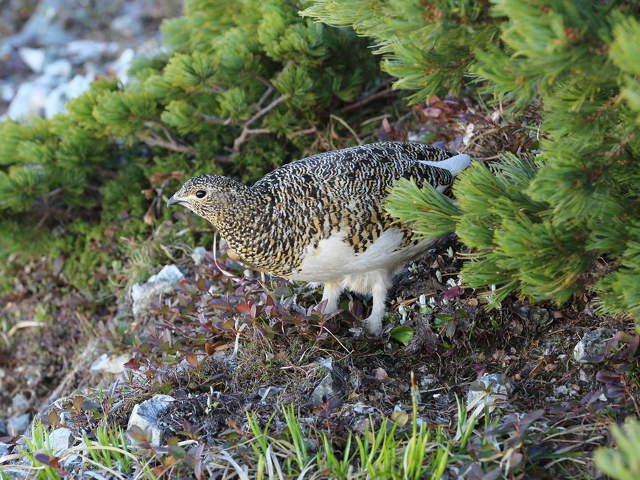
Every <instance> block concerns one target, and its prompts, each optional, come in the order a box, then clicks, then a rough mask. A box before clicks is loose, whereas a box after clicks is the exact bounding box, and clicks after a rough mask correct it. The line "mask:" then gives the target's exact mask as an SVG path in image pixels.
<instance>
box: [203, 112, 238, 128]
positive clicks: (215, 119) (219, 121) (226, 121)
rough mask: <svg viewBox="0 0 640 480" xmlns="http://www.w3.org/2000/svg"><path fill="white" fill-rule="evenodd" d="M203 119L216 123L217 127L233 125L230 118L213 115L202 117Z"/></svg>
mask: <svg viewBox="0 0 640 480" xmlns="http://www.w3.org/2000/svg"><path fill="white" fill-rule="evenodd" d="M202 119H203V120H205V121H207V122H209V123H215V124H216V125H225V126H226V125H231V117H229V118H218V117H214V116H213V115H204V114H203V115H202Z"/></svg>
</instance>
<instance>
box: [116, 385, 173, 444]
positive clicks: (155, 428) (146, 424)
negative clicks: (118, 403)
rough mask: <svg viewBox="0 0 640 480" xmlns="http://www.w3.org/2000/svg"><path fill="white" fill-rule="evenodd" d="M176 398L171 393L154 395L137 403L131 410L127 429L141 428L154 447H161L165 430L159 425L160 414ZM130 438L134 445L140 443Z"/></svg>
mask: <svg viewBox="0 0 640 480" xmlns="http://www.w3.org/2000/svg"><path fill="white" fill-rule="evenodd" d="M174 400H175V399H174V398H173V397H171V396H169V395H154V396H153V397H151V398H150V399H149V400H145V401H144V402H142V403H139V404H137V405H136V406H135V407H133V410H132V411H131V416H130V417H129V423H128V424H127V430H130V429H132V428H133V427H138V428H140V429H141V430H142V431H144V432H145V433H146V435H147V438H148V439H149V443H150V444H151V445H152V446H154V447H159V446H160V444H161V442H162V434H163V430H162V429H161V428H160V426H159V423H158V415H160V413H162V412H163V411H164V410H166V409H167V407H169V405H171V402H173V401H174ZM127 436H129V435H127ZM129 440H130V441H131V442H132V444H134V445H139V444H140V442H139V441H137V440H136V439H134V438H132V437H130V436H129Z"/></svg>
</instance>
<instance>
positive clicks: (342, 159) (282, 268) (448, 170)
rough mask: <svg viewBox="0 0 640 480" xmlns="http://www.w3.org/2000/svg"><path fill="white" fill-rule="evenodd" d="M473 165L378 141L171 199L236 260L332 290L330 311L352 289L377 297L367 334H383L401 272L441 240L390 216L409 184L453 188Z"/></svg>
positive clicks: (214, 179)
mask: <svg viewBox="0 0 640 480" xmlns="http://www.w3.org/2000/svg"><path fill="white" fill-rule="evenodd" d="M470 162H471V157H470V156H469V155H466V154H453V153H450V152H448V151H446V150H443V149H440V148H437V147H435V146H431V145H428V144H424V143H418V142H378V143H371V144H364V145H359V146H355V147H350V148H345V149H341V150H333V151H328V152H323V153H318V154H315V155H312V156H309V157H306V158H303V159H301V160H297V161H294V162H291V163H288V164H285V165H283V166H281V167H279V168H277V169H275V170H273V171H271V172H270V173H268V174H266V175H265V176H264V177H262V178H261V179H259V180H258V181H256V182H255V183H254V184H253V185H252V186H248V185H245V184H243V183H241V182H239V181H237V180H235V179H233V178H230V177H226V176H221V175H198V176H196V177H193V178H190V179H189V180H187V181H186V182H185V183H184V184H183V185H182V187H181V188H180V189H179V190H178V191H177V192H176V193H175V194H173V195H172V196H171V197H170V198H169V199H168V200H167V203H168V205H182V206H184V207H186V208H188V209H189V210H191V211H192V212H193V213H195V214H196V215H199V216H201V217H202V218H204V219H206V220H207V221H209V222H210V223H211V224H213V225H214V227H215V228H216V230H217V231H218V232H219V233H220V235H221V236H222V237H223V238H224V239H225V240H226V242H227V244H228V245H229V248H230V250H231V254H232V255H233V256H235V258H238V259H240V260H241V261H242V262H243V263H245V264H247V265H250V266H251V267H253V268H254V269H256V270H258V271H261V272H264V273H268V274H271V275H274V276H279V277H284V278H286V279H289V280H299V281H305V282H310V283H316V284H318V283H320V284H323V286H324V291H323V295H322V301H321V303H320V305H323V304H324V310H323V313H325V314H329V313H334V312H336V311H337V310H338V301H339V297H340V295H341V294H342V292H343V291H345V290H349V291H352V292H355V293H359V294H366V295H371V297H372V299H373V301H372V310H371V315H369V317H368V318H366V319H365V321H364V326H365V330H366V332H367V333H368V334H369V335H371V336H374V337H375V336H380V335H381V333H382V320H383V318H384V315H385V311H386V307H385V301H386V297H387V292H388V290H389V288H390V287H391V285H392V279H393V275H394V274H395V273H397V272H398V271H399V270H401V269H402V267H403V266H404V265H405V264H406V263H407V262H408V261H410V260H412V259H414V258H416V257H418V256H419V255H420V254H421V253H423V252H424V251H425V250H426V249H428V248H429V246H431V245H432V244H433V243H435V242H436V241H437V238H426V239H425V238H422V237H420V236H419V235H416V234H415V233H414V232H412V230H411V228H410V225H406V224H398V223H397V222H395V221H394V219H393V218H392V217H391V216H390V215H389V214H388V213H387V212H386V210H385V208H384V204H385V199H386V197H387V196H388V195H389V189H390V188H391V187H392V186H393V184H394V183H395V182H396V181H397V180H398V179H400V178H412V179H414V181H415V182H416V183H417V185H418V186H422V185H424V184H425V183H429V184H431V185H432V186H433V187H435V188H436V189H437V190H439V191H441V192H448V191H449V190H450V187H451V186H452V183H453V180H454V176H455V175H456V174H457V173H458V172H460V171H462V170H464V169H465V168H466V167H467V166H468V165H469V163H470Z"/></svg>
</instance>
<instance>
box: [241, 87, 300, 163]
mask: <svg viewBox="0 0 640 480" xmlns="http://www.w3.org/2000/svg"><path fill="white" fill-rule="evenodd" d="M263 97H264V95H263ZM290 97H291V95H289V94H288V93H286V94H284V95H281V96H279V97H278V98H276V99H275V100H273V101H272V102H271V103H270V104H269V105H267V106H266V107H264V108H262V109H260V110H258V111H257V112H256V113H255V114H254V115H253V116H252V117H251V118H250V119H249V120H247V121H246V122H244V123H243V124H242V132H241V133H240V135H239V136H238V137H236V139H235V140H234V141H233V148H232V149H231V152H232V153H237V152H239V151H240V147H241V146H242V144H243V143H244V142H246V141H247V140H248V139H249V138H250V137H252V136H254V135H260V134H262V133H269V129H268V128H250V127H251V124H253V123H254V122H256V121H258V120H260V119H261V118H262V117H264V116H265V115H266V114H267V113H269V112H270V111H271V110H273V109H274V108H276V107H277V106H278V105H280V104H281V103H282V102H285V101H287V100H288V99H289V98H290Z"/></svg>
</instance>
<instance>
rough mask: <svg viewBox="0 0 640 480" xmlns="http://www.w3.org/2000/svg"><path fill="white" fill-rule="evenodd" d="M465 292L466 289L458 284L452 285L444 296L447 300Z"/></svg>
mask: <svg viewBox="0 0 640 480" xmlns="http://www.w3.org/2000/svg"><path fill="white" fill-rule="evenodd" d="M463 293H464V289H463V288H461V287H459V286H458V285H456V286H455V287H451V288H450V289H449V290H447V291H446V292H444V295H443V298H444V299H445V300H451V299H452V298H454V297H459V296H460V295H462V294H463Z"/></svg>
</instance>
